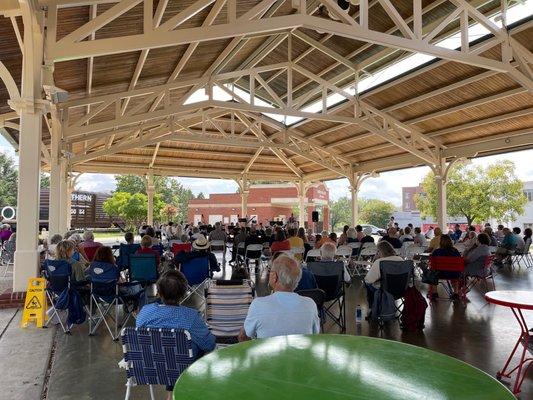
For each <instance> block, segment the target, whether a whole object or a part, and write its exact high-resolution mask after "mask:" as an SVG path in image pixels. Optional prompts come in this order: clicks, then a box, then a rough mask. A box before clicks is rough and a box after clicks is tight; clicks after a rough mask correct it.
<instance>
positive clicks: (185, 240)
mask: <svg viewBox="0 0 533 400" xmlns="http://www.w3.org/2000/svg"><path fill="white" fill-rule="evenodd" d="M189 242H190V240H189V235H187V234H186V233H183V234H182V235H181V236H180V238H179V239H178V241H177V243H181V244H185V243H189Z"/></svg>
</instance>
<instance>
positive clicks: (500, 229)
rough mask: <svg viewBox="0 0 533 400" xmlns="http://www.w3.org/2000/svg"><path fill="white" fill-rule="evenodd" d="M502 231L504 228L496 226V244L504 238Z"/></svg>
mask: <svg viewBox="0 0 533 400" xmlns="http://www.w3.org/2000/svg"><path fill="white" fill-rule="evenodd" d="M503 229H504V226H503V225H498V230H497V231H496V234H495V236H496V239H498V242H501V241H502V240H503V238H504V237H505V232H504V231H503Z"/></svg>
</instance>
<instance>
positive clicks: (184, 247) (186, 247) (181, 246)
mask: <svg viewBox="0 0 533 400" xmlns="http://www.w3.org/2000/svg"><path fill="white" fill-rule="evenodd" d="M170 250H171V251H172V253H174V255H176V254H178V253H179V252H181V251H184V252H185V253H189V252H190V251H191V250H192V244H191V243H172V247H171V248H170Z"/></svg>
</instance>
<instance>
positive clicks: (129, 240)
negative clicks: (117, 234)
mask: <svg viewBox="0 0 533 400" xmlns="http://www.w3.org/2000/svg"><path fill="white" fill-rule="evenodd" d="M124 240H125V241H126V244H133V242H134V241H135V235H133V232H126V233H125V234H124Z"/></svg>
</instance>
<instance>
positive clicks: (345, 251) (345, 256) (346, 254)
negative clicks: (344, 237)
mask: <svg viewBox="0 0 533 400" xmlns="http://www.w3.org/2000/svg"><path fill="white" fill-rule="evenodd" d="M335 257H336V258H337V259H339V260H342V261H349V260H350V258H351V257H352V248H351V247H350V246H347V245H346V246H339V247H338V248H337V250H336V251H335Z"/></svg>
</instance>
